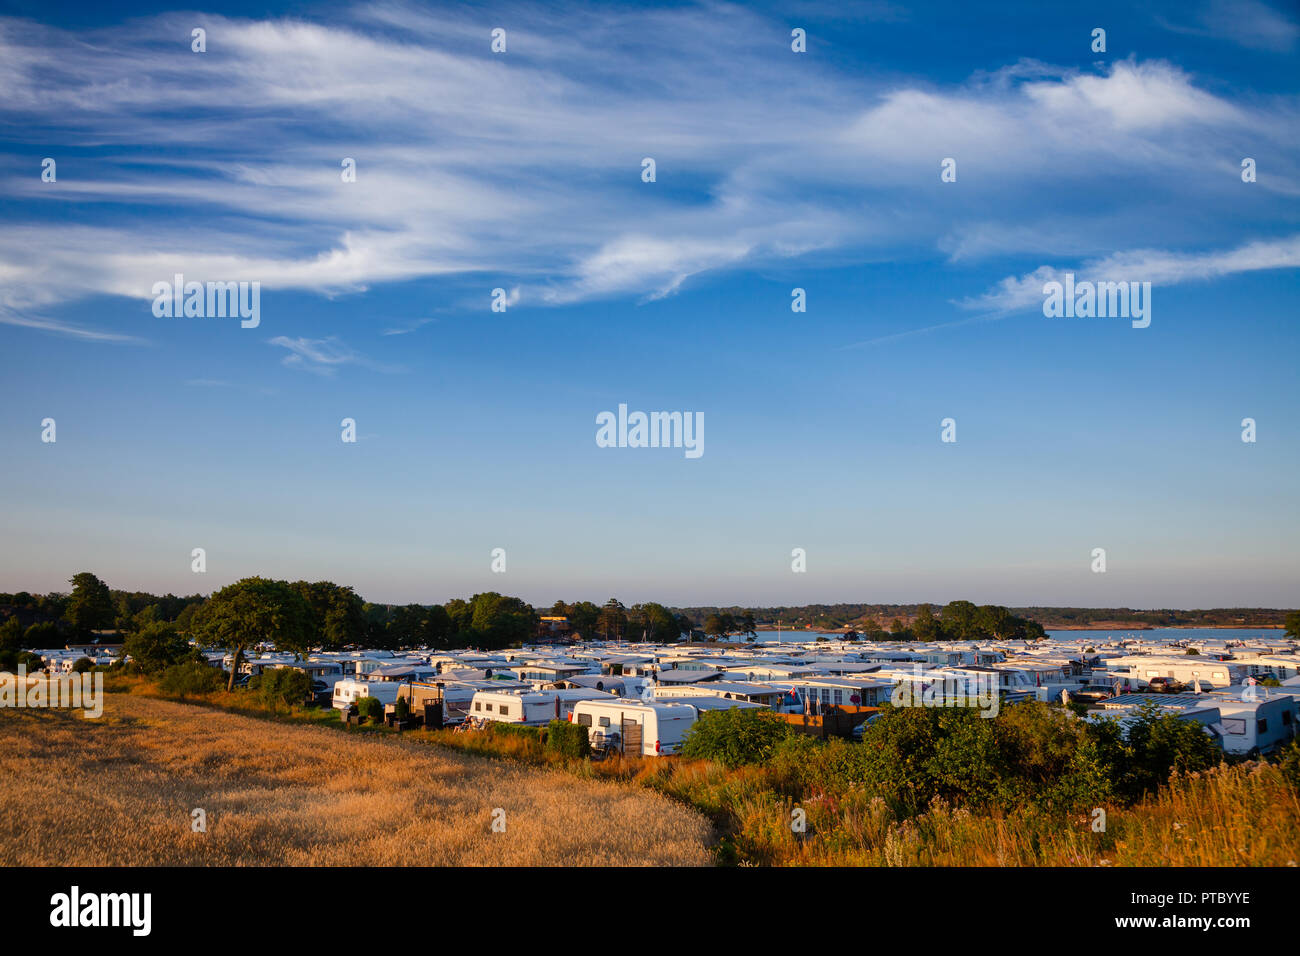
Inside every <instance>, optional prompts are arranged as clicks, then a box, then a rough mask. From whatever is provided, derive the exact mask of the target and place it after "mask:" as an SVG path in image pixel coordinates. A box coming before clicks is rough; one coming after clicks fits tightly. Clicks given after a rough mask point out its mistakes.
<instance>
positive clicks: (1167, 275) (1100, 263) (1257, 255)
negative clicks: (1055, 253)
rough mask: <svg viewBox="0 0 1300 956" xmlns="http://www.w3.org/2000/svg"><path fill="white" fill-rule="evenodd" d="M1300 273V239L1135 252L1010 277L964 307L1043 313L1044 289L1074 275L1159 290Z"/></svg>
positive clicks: (1096, 280) (1299, 236)
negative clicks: (1249, 275)
mask: <svg viewBox="0 0 1300 956" xmlns="http://www.w3.org/2000/svg"><path fill="white" fill-rule="evenodd" d="M1296 268H1300V235H1295V236H1289V237H1287V238H1284V239H1274V240H1264V241H1259V242H1252V243H1248V244H1246V245H1244V246H1240V247H1238V248H1236V249H1226V250H1218V251H1213V252H1202V253H1186V252H1169V251H1164V250H1158V249H1135V250H1130V251H1126V252H1117V253H1115V254H1114V255H1110V256H1107V257H1105V258H1104V259H1095V260H1092V261H1089V262H1085V263H1082V264H1081V265H1079V266H1078V267H1077V268H1073V269H1061V268H1057V267H1055V266H1047V265H1042V266H1039V267H1038V268H1037V269H1035V270H1033V271H1032V272H1029V273H1026V274H1024V275H1020V276H1007V277H1006V278H1005V279H1003V280H1002V281H1001V282H999V283H998V284H997V285H996V286H995V287H994V288H992V289H990V290H989V291H988V292H986V293H984V294H983V295H981V296H978V297H976V298H972V299H967V300H965V301H963V302H962V303H961V305H962V306H963V307H964V308H968V309H978V310H981V311H985V312H1014V311H1018V310H1020V309H1026V308H1041V307H1042V304H1043V285H1044V284H1045V283H1048V282H1053V281H1058V282H1059V281H1061V279H1062V277H1063V276H1064V275H1065V273H1066V272H1073V273H1074V274H1075V280H1076V282H1082V281H1085V280H1086V281H1091V282H1098V281H1108V282H1119V281H1128V282H1134V281H1136V282H1150V283H1151V285H1152V286H1153V287H1158V286H1172V285H1179V284H1181V283H1184V282H1194V281H1206V280H1210V279H1218V278H1221V277H1223V276H1230V275H1235V274H1238V273H1242V272H1257V271H1260V270H1265V269H1296Z"/></svg>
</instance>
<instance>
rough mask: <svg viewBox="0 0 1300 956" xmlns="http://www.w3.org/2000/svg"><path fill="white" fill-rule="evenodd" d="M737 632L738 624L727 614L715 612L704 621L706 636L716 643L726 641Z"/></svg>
mask: <svg viewBox="0 0 1300 956" xmlns="http://www.w3.org/2000/svg"><path fill="white" fill-rule="evenodd" d="M735 630H736V622H735V621H734V620H733V619H732V617H731V615H730V614H727V613H726V612H721V613H718V612H715V613H713V614H710V615H709V616H708V617H706V618H705V619H704V635H705V636H706V637H711V638H713V639H714V640H715V641H725V640H726V639H727V637H728V635H730V634H732V633H734V632H735Z"/></svg>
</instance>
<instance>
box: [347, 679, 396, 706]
mask: <svg viewBox="0 0 1300 956" xmlns="http://www.w3.org/2000/svg"><path fill="white" fill-rule="evenodd" d="M401 688H402V685H401V684H395V683H393V682H391V681H368V680H341V681H338V682H337V683H336V684H335V685H334V708H335V710H349V709H350V708H351V707H352V705H353V704H355V703H356V702H357V701H358V700H360V699H361V698H362V697H374V698H377V699H378V700H379V701H380V702H381V703H383V704H385V705H387V704H395V703H397V692H398V691H399V690H401Z"/></svg>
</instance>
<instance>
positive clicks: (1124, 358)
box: [0, 0, 1300, 607]
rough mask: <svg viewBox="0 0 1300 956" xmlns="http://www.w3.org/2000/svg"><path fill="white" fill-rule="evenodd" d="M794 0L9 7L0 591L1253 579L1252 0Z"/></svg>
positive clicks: (1287, 384)
mask: <svg viewBox="0 0 1300 956" xmlns="http://www.w3.org/2000/svg"><path fill="white" fill-rule="evenodd" d="M839 6H840V5H838V4H807V5H791V6H782V7H774V6H773V7H763V6H760V7H754V6H745V7H741V6H729V5H715V4H703V5H695V4H671V5H664V6H655V7H643V6H632V5H625V6H617V7H614V6H609V5H600V6H562V5H561V6H557V5H554V4H546V5H536V6H534V5H463V6H450V5H421V6H415V5H407V4H397V3H380V4H361V5H350V4H349V5H319V4H310V5H307V4H289V5H283V6H278V7H274V6H272V7H268V5H266V4H258V5H255V6H254V5H227V6H225V7H223V8H222V9H221V10H219V11H215V10H209V11H205V12H175V11H171V10H169V9H167V8H166V7H165V6H162V5H153V6H151V5H143V6H141V5H136V6H134V8H133V12H132V13H131V14H130V15H126V14H121V13H115V12H114V11H113V10H112V9H111V8H109V7H108V6H107V5H103V4H97V5H85V6H82V5H74V4H59V3H55V4H49V3H41V4H36V3H28V2H22V0H20V2H16V3H15V2H10V3H9V4H8V7H7V9H8V10H9V11H10V14H9V15H8V16H6V17H3V18H0V131H2V133H0V195H2V196H3V201H2V202H0V222H2V225H0V353H2V354H3V357H4V375H3V377H2V378H0V395H2V396H3V399H4V403H3V406H4V413H3V415H0V447H2V448H3V451H4V460H5V467H4V469H3V470H2V471H0V495H2V496H3V500H4V502H5V507H4V509H3V512H2V513H0V539H2V540H3V543H4V547H3V549H2V551H0V590H19V589H27V590H32V591H47V590H54V589H60V588H63V589H66V581H67V578H68V577H70V576H71V575H72V574H73V573H74V572H76V571H78V570H83V569H88V570H94V571H96V572H98V573H99V574H100V575H101V576H103V577H104V578H106V579H107V580H108V581H109V582H110V583H111V584H112V585H114V586H116V587H124V588H132V589H135V588H139V589H147V590H153V591H167V590H170V591H174V592H177V593H193V592H195V591H202V592H208V591H210V590H212V589H215V588H217V587H220V586H222V585H224V584H226V583H229V582H230V581H232V580H235V579H237V578H239V577H242V576H245V575H247V574H253V573H261V574H267V575H273V576H277V577H290V578H299V577H303V578H308V579H320V578H328V579H332V580H336V581H339V582H341V583H346V584H352V585H354V586H355V587H356V588H357V590H358V591H359V592H360V593H361V594H363V595H364V596H365V597H367V598H369V599H371V600H376V601H395V602H407V601H426V602H427V601H444V600H446V599H448V598H450V597H453V596H461V595H466V594H469V593H472V592H474V591H478V590H487V589H492V590H499V591H503V592H506V593H513V594H519V595H521V596H523V597H525V598H528V599H530V600H532V601H534V602H537V603H545V604H549V603H550V602H552V601H553V600H555V599H556V598H561V597H562V598H565V599H569V600H576V599H591V600H596V601H602V600H604V599H605V598H606V597H608V596H610V595H616V596H618V597H619V598H621V599H622V600H624V601H626V602H628V603H632V602H635V601H644V600H658V601H662V602H664V603H670V604H695V603H721V604H730V603H742V604H753V605H770V604H802V603H808V602H821V601H827V602H833V601H882V602H893V601H899V602H904V601H906V602H910V601H921V600H928V601H936V602H943V601H948V600H952V599H956V598H969V599H971V600H975V601H978V602H996V603H1003V604H1010V605H1023V604H1070V605H1093V606H1105V605H1130V606H1136V607H1162V606H1182V607H1204V606H1223V605H1251V606H1256V605H1264V606H1289V605H1294V604H1295V595H1296V593H1297V591H1296V584H1297V581H1300V548H1298V547H1297V541H1298V540H1300V536H1298V535H1297V531H1300V509H1297V508H1296V505H1295V499H1296V487H1297V474H1298V473H1300V469H1298V468H1297V466H1298V465H1300V454H1298V453H1297V448H1300V425H1298V424H1297V413H1298V412H1300V400H1298V395H1300V390H1298V388H1297V386H1298V385H1300V378H1298V376H1297V369H1296V362H1295V357H1296V355H1297V353H1298V348H1297V347H1298V346H1300V332H1298V331H1297V325H1296V312H1297V309H1296V305H1297V292H1298V291H1300V286H1298V285H1297V271H1296V270H1297V267H1300V202H1298V201H1297V200H1298V199H1300V163H1298V157H1300V150H1297V146H1300V96H1298V95H1297V78H1300V70H1297V66H1298V65H1300V64H1298V62H1297V54H1298V52H1300V27H1298V26H1297V24H1298V23H1300V15H1298V14H1297V12H1296V10H1295V8H1294V6H1293V5H1280V4H1273V5H1266V4H1264V3H1260V2H1254V0H1248V2H1245V3H1234V4H1225V3H1218V2H1211V3H1192V4H1169V5H1156V4H1150V5H1137V6H1134V5H1131V4H1113V5H1112V4H1094V5H1088V6H1087V7H1080V8H1079V9H1063V10H1054V9H1051V8H1050V6H1049V7H1047V8H1044V6H1043V5H1042V4H1038V3H1034V4H1006V5H1003V7H1002V8H1001V9H1002V11H1003V12H1001V13H992V12H989V11H987V10H976V9H972V6H973V5H970V4H962V3H952V4H904V3H898V4H895V3H874V4H863V5H858V6H855V7H854V8H853V10H854V13H853V14H852V15H850V16H845V15H843V14H841V13H840V12H838V11H837V7H839ZM195 27H202V28H203V29H205V30H206V31H207V52H205V53H201V54H200V53H194V52H192V51H191V46H190V43H191V41H190V37H191V31H192V30H193V29H194V28H195ZM496 27H501V28H504V29H505V30H506V31H507V49H506V52H505V53H504V54H493V53H492V52H491V50H490V49H489V45H490V33H491V31H492V29H493V28H496ZM796 27H798V28H802V29H804V30H806V31H807V37H808V41H807V46H808V50H807V52H806V53H802V54H797V53H794V52H792V50H791V48H790V31H791V30H792V29H793V28H796ZM1095 27H1101V28H1103V29H1105V30H1106V47H1107V49H1106V52H1104V53H1094V52H1093V51H1092V50H1091V49H1090V46H1091V43H1092V38H1091V33H1092V30H1093V29H1094V28H1095ZM45 157H50V158H53V159H55V160H56V162H57V180H56V181H55V182H43V181H42V179H41V161H42V159H43V158H45ZM344 157H352V158H354V159H355V160H356V163H357V171H358V174H357V180H356V182H354V183H344V182H342V181H341V177H340V162H341V160H342V159H343V158H344ZM645 157H653V158H654V159H655V161H656V164H657V169H656V174H657V175H656V181H655V182H654V183H645V182H643V181H642V179H641V169H642V165H641V164H642V159H643V158H645ZM948 157H951V158H954V159H955V160H956V162H957V179H956V182H951V183H945V182H941V180H940V163H941V161H942V160H943V159H945V158H948ZM1245 157H1250V158H1253V159H1254V160H1255V161H1256V168H1257V181H1255V182H1253V183H1244V182H1243V181H1242V177H1241V161H1242V159H1243V158H1245ZM177 272H181V273H184V274H185V276H186V278H187V279H191V280H199V281H207V280H213V281H217V280H219V281H238V280H243V281H250V282H251V281H256V282H260V283H261V289H262V297H261V321H260V325H259V326H258V327H257V328H248V329H245V328H241V327H240V324H239V322H238V320H232V319H225V318H179V319H178V318H157V317H155V316H154V314H153V311H152V308H151V306H152V292H151V290H152V286H153V284H154V283H155V282H158V281H170V279H171V277H172V276H173V274H175V273H177ZM1065 272H1073V273H1076V274H1077V275H1078V276H1079V278H1080V279H1081V280H1082V279H1084V278H1086V277H1092V278H1093V279H1111V280H1126V281H1149V282H1151V283H1152V287H1153V291H1152V316H1151V318H1152V321H1151V325H1150V326H1149V327H1148V328H1144V329H1135V328H1132V327H1131V326H1130V323H1129V321H1128V320H1127V319H1121V318H1077V319H1050V318H1046V317H1045V316H1044V315H1043V311H1042V302H1043V295H1042V286H1043V284H1044V282H1045V281H1048V280H1050V279H1053V278H1056V277H1059V276H1061V275H1062V274H1063V273H1065ZM795 287H799V288H803V289H805V290H806V292H807V303H808V305H807V311H806V312H805V313H794V312H792V311H791V309H790V302H791V290H792V289H793V288H795ZM494 288H503V289H506V290H508V291H509V294H510V301H511V303H512V304H511V305H510V306H509V308H508V310H507V311H506V312H505V313H497V312H492V311H491V310H490V301H491V290H492V289H494ZM620 403H626V404H627V405H628V406H629V408H631V409H634V410H635V409H640V410H644V411H656V410H681V411H694V412H701V413H703V415H704V419H705V423H706V426H705V453H704V455H703V456H702V457H700V458H699V459H696V460H689V459H687V458H685V456H684V455H683V453H682V451H681V450H680V449H632V448H618V449H612V448H599V447H597V445H596V442H595V433H596V426H595V418H596V415H597V414H598V413H600V412H602V411H605V410H615V409H617V407H618V405H619V404H620ZM47 417H49V418H54V419H55V420H56V422H57V442H55V443H54V444H48V443H42V441H41V421H42V419H44V418H47ZM346 417H351V418H353V419H355V420H356V422H357V432H358V436H359V440H358V441H357V442H356V443H355V444H346V443H344V442H342V441H341V440H340V431H341V429H340V422H341V420H342V419H344V418H346ZM949 417H951V418H953V419H955V420H956V422H957V441H956V442H955V443H950V444H949V443H942V442H941V441H940V422H941V420H942V419H944V418H949ZM1246 417H1251V418H1254V419H1255V420H1256V421H1257V423H1258V424H1257V427H1258V440H1257V441H1256V442H1255V443H1253V444H1248V443H1244V442H1242V441H1241V425H1240V423H1241V420H1242V419H1243V418H1246ZM195 547H202V548H204V549H205V550H206V552H207V561H208V570H207V573H206V574H203V575H196V574H194V573H192V572H191V570H190V553H191V550H192V549H193V548H195ZM497 547H500V548H504V549H506V553H507V570H506V572H505V573H504V574H494V573H492V572H491V570H490V553H491V551H492V549H493V548H497ZM796 547H798V548H804V549H805V550H806V552H807V568H808V570H807V572H806V573H803V574H795V573H792V571H791V567H790V564H791V557H790V552H791V550H792V549H793V548H796ZM1097 547H1102V548H1105V549H1106V552H1107V571H1106V573H1105V574H1095V573H1093V572H1092V570H1091V565H1092V555H1091V552H1092V549H1094V548H1097Z"/></svg>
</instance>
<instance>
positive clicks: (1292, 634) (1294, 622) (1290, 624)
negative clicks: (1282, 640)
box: [1286, 611, 1300, 641]
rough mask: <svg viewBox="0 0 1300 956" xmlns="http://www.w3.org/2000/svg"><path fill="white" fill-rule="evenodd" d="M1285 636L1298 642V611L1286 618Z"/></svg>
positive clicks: (1299, 637) (1299, 617) (1299, 619)
mask: <svg viewBox="0 0 1300 956" xmlns="http://www.w3.org/2000/svg"><path fill="white" fill-rule="evenodd" d="M1286 636H1287V637H1289V638H1291V639H1293V640H1297V641H1300V611H1292V612H1291V613H1290V614H1288V615H1287V616H1286Z"/></svg>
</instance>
